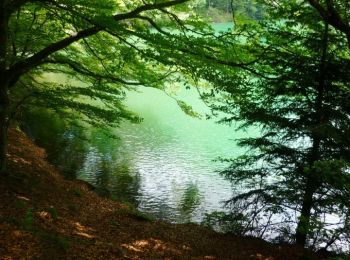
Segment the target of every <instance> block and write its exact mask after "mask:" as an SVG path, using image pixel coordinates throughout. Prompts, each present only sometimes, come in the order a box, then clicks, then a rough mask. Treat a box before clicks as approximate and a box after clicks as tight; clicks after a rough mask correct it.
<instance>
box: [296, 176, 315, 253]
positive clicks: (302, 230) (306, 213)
mask: <svg viewBox="0 0 350 260" xmlns="http://www.w3.org/2000/svg"><path fill="white" fill-rule="evenodd" d="M316 178H317V176H315V174H314V172H310V176H308V178H307V181H306V187H305V193H304V196H303V203H302V207H301V212H300V217H299V222H298V225H297V229H296V234H295V239H296V241H295V242H296V244H297V245H300V246H302V247H305V245H306V239H307V235H308V233H309V231H310V219H311V210H312V207H313V204H314V203H313V195H314V193H315V191H316V190H317V188H318V183H317V179H316Z"/></svg>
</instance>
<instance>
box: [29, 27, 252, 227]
mask: <svg viewBox="0 0 350 260" xmlns="http://www.w3.org/2000/svg"><path fill="white" fill-rule="evenodd" d="M229 26H231V25H227V24H219V25H217V27H216V29H218V30H225V29H227V28H228V27H229ZM176 95H177V98H179V99H181V100H183V101H185V102H187V103H188V104H190V105H192V106H193V108H194V110H195V111H196V112H198V113H200V114H202V115H205V114H207V113H210V110H209V108H208V107H206V105H205V104H204V103H203V102H202V101H201V99H200V97H199V94H198V93H197V91H196V90H195V89H185V88H184V89H181V90H179V91H178V93H177V94H176ZM126 105H127V106H128V108H129V109H130V110H132V111H135V112H137V113H138V114H139V116H140V117H142V118H143V121H142V122H141V123H140V124H132V123H129V122H124V123H122V124H121V126H120V127H119V128H116V129H114V130H113V131H112V132H113V134H115V135H116V136H118V137H119V138H120V139H113V138H110V137H107V136H106V135H104V134H102V133H100V132H99V130H98V129H89V130H88V131H87V132H88V137H89V138H88V139H87V140H82V139H80V137H79V135H78V134H76V132H77V131H81V129H78V128H77V129H75V130H74V129H65V128H64V127H62V125H60V124H61V123H60V122H57V120H58V121H59V119H56V121H55V123H52V122H51V121H52V120H53V118H52V117H51V116H50V115H48V116H47V118H46V119H43V118H42V119H40V120H42V122H41V124H40V125H44V127H43V128H44V129H45V130H43V129H36V128H35V125H39V124H35V122H34V121H35V120H34V118H31V119H29V120H28V126H29V127H28V129H30V130H28V132H29V134H30V135H31V136H32V137H33V138H34V139H36V141H37V142H38V143H39V144H40V145H42V146H43V147H45V148H46V149H47V152H48V155H49V159H50V160H51V161H52V162H53V163H54V164H56V165H59V166H60V168H61V169H62V170H63V171H64V172H69V173H70V174H71V175H74V177H76V178H78V179H82V180H85V181H88V182H89V183H91V184H92V185H94V186H95V187H97V190H98V191H99V192H100V193H102V194H108V195H109V196H112V198H115V199H118V200H122V201H125V202H129V203H132V204H134V205H135V206H136V207H137V208H138V209H139V210H141V211H144V212H148V213H151V214H153V215H154V216H156V217H157V218H159V219H164V220H167V221H170V222H176V223H183V222H189V221H192V222H200V221H201V220H202V219H203V217H204V216H205V214H206V213H210V212H213V211H218V210H222V206H223V204H222V202H223V201H224V200H227V199H229V198H230V197H231V195H232V187H231V184H230V182H228V181H227V180H225V179H224V178H223V177H221V176H220V175H219V174H218V171H220V170H221V169H224V167H226V166H227V165H225V164H223V163H220V162H216V161H214V160H215V159H216V158H218V157H219V156H220V157H224V158H232V157H235V156H237V155H240V154H242V153H243V152H244V151H243V150H242V149H241V148H239V147H237V145H236V142H235V141H234V140H235V139H237V138H241V137H247V136H250V135H252V134H254V133H253V132H254V131H250V132H249V133H246V132H243V131H238V132H237V131H235V129H234V127H229V126H228V125H221V124H217V123H216V122H215V120H213V119H211V120H206V119H198V118H193V117H190V116H188V115H186V114H185V113H184V112H183V111H182V110H181V108H180V107H179V106H178V104H177V102H176V101H175V100H174V99H173V98H171V97H169V96H168V95H166V94H165V93H164V92H162V91H160V90H157V89H152V88H146V87H140V88H139V89H138V92H128V93H127V99H126ZM203 118H205V117H203ZM45 120H48V121H50V120H51V121H50V122H49V123H47V124H46V128H45V124H43V121H45ZM216 120H218V119H216ZM30 122H32V124H31V123H30ZM53 125H54V126H55V127H53ZM48 129H51V132H50V131H49V130H48ZM57 129H60V130H59V131H58V130H57ZM47 132H49V134H48V133H47ZM48 135H49V136H48ZM45 140H46V141H45Z"/></svg>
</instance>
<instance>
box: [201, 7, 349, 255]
mask: <svg viewBox="0 0 350 260" xmlns="http://www.w3.org/2000/svg"><path fill="white" fill-rule="evenodd" d="M269 4H270V5H269ZM266 10H267V12H268V14H269V21H266V22H264V23H261V25H260V26H259V25H257V24H249V25H242V27H243V28H244V29H242V27H241V28H239V27H238V28H235V30H236V31H237V32H236V33H237V34H238V33H240V32H241V31H243V32H246V34H241V35H242V37H241V41H238V40H237V41H236V43H233V44H234V45H235V46H236V49H240V51H241V53H242V55H245V56H246V57H249V56H250V57H251V59H252V62H251V64H249V66H247V67H246V69H245V70H240V71H237V73H236V74H235V75H234V76H228V77H227V78H226V79H225V80H222V82H221V83H220V82H219V80H218V81H217V86H218V88H219V86H221V88H222V89H224V90H225V91H226V93H221V94H216V95H215V93H207V94H206V95H204V96H206V97H207V99H211V101H212V107H213V109H215V110H219V111H222V112H225V113H228V115H227V117H225V118H223V119H222V122H223V123H231V122H236V121H240V122H242V123H241V124H240V128H249V127H251V126H255V127H258V128H260V129H261V135H260V136H258V137H252V138H244V139H240V140H239V142H238V143H239V145H240V146H243V147H246V148H247V150H248V152H247V153H246V154H244V155H242V156H240V157H238V158H235V159H232V160H227V161H229V162H231V166H230V167H229V168H227V169H226V170H225V171H223V172H222V174H223V175H224V176H225V177H226V178H227V179H229V180H231V181H232V183H233V186H234V187H236V188H235V189H236V190H235V194H236V195H235V196H234V197H233V198H232V199H231V200H230V201H228V205H229V206H230V207H231V209H232V211H233V212H234V215H237V214H242V215H244V216H245V219H243V220H242V223H243V226H245V227H246V228H245V230H246V234H251V235H255V236H260V237H269V238H272V237H274V236H275V237H276V239H280V238H281V237H282V236H283V237H285V238H287V240H288V241H289V242H292V241H296V242H297V243H298V244H300V245H302V246H304V245H308V246H310V247H322V246H323V247H326V248H329V247H332V246H334V248H335V247H337V246H340V245H341V244H342V243H345V244H348V243H349V242H350V241H349V228H350V226H349V217H350V216H349V212H350V205H349V203H348V201H349V199H350V189H349V187H350V186H349V183H350V176H349V162H350V157H349V154H350V153H349V152H350V151H349V147H350V146H349V144H350V143H349V138H348V136H349V125H350V120H349V118H350V117H349V116H350V114H349V113H350V111H349V106H348V104H349V102H348V101H349V98H350V92H349V90H348V86H349V84H350V78H349V76H348V73H347V71H349V69H350V59H349V58H350V57H349V52H348V50H347V49H346V48H345V46H346V38H345V37H344V36H343V35H342V34H340V33H339V32H338V31H336V30H334V29H333V28H332V27H330V26H329V25H328V24H325V23H324V21H323V20H322V19H321V17H320V16H319V15H318V13H317V12H316V11H315V9H313V8H312V7H311V6H310V5H308V4H303V5H301V4H300V2H298V1H292V2H290V1H281V3H280V4H278V5H275V4H273V3H272V2H270V1H266ZM248 31H249V33H247V32H248ZM234 33H235V32H234ZM252 55H253V56H255V58H253V57H252ZM227 82H230V83H231V84H228V83H227ZM232 84H234V85H232ZM220 99H221V100H220ZM220 101H221V103H219V102H220Z"/></svg>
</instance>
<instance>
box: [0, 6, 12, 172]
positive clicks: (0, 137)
mask: <svg viewBox="0 0 350 260" xmlns="http://www.w3.org/2000/svg"><path fill="white" fill-rule="evenodd" d="M5 2H7V1H2V3H0V173H3V172H5V171H6V153H7V125H8V122H7V120H8V112H9V105H10V104H9V96H8V88H9V76H8V71H7V59H6V58H7V43H8V20H9V14H8V13H7V10H6V6H5Z"/></svg>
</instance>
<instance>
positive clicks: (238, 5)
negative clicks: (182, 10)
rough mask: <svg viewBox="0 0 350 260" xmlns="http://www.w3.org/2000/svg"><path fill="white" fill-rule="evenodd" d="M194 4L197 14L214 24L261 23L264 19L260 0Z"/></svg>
mask: <svg viewBox="0 0 350 260" xmlns="http://www.w3.org/2000/svg"><path fill="white" fill-rule="evenodd" d="M194 2H195V3H194V5H195V10H196V12H197V13H198V14H200V15H202V16H204V17H207V19H209V20H210V21H212V22H232V21H234V22H240V21H244V20H256V21H260V20H262V19H263V18H264V10H263V5H262V4H261V3H260V1H259V0H258V1H256V0H235V1H231V0H205V1H204V0H203V1H194Z"/></svg>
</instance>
